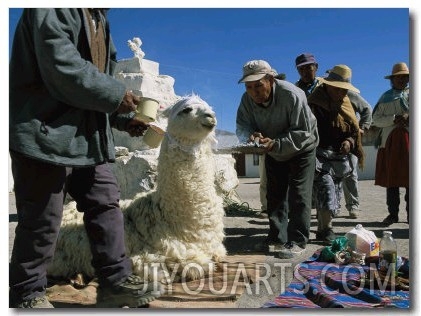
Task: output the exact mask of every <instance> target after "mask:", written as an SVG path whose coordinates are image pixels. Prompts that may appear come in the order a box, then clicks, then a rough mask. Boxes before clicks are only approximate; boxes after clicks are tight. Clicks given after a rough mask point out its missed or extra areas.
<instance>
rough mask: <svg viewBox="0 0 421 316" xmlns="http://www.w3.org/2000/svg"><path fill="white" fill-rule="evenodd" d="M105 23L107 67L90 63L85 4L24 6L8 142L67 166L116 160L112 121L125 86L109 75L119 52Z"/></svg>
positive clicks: (118, 120)
mask: <svg viewBox="0 0 421 316" xmlns="http://www.w3.org/2000/svg"><path fill="white" fill-rule="evenodd" d="M101 18H102V19H103V22H104V23H103V24H104V25H105V32H104V34H106V47H107V64H106V70H105V72H106V73H105V74H104V73H101V72H99V70H98V68H97V67H96V66H94V65H93V64H92V62H91V60H92V59H91V53H90V46H89V43H90V40H89V37H90V32H89V26H88V23H89V22H90V21H88V20H87V17H86V16H85V14H84V12H83V10H82V9H25V10H24V11H23V14H22V17H21V19H20V21H19V23H18V25H17V28H16V31H15V37H14V41H13V48H12V54H11V59H10V68H9V69H10V73H9V84H10V86H9V148H10V150H13V151H17V152H20V153H22V154H24V155H27V156H29V157H33V158H36V159H40V160H43V161H47V162H50V163H54V164H58V165H65V166H88V165H95V164H100V163H103V162H106V161H113V160H114V159H115V152H114V141H113V135H112V131H111V124H110V122H112V123H113V124H114V125H115V127H116V128H118V129H119V130H123V129H124V127H125V124H126V123H127V121H128V118H130V117H131V116H132V115H131V114H129V115H126V116H119V117H117V116H116V115H115V114H113V112H115V110H116V109H117V108H118V106H119V104H120V103H121V101H122V99H123V97H124V94H125V90H126V88H125V86H124V84H123V83H121V82H120V81H118V80H116V79H114V78H113V77H112V76H110V75H111V74H112V72H113V69H114V66H115V62H116V51H115V47H114V44H113V42H112V39H111V36H110V31H109V27H108V23H107V22H106V19H105V17H104V16H103V15H101Z"/></svg>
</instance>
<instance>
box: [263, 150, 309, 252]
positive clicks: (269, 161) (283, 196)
mask: <svg viewBox="0 0 421 316" xmlns="http://www.w3.org/2000/svg"><path fill="white" fill-rule="evenodd" d="M265 165H266V176H267V196H266V197H267V207H268V216H269V235H268V241H269V242H281V243H285V242H287V241H293V242H295V243H296V244H298V245H299V246H301V247H305V246H306V245H307V242H308V240H309V237H310V217H311V198H312V188H313V179H314V170H315V150H311V151H309V152H305V153H302V154H299V155H297V156H296V157H293V158H291V159H290V160H287V161H277V160H275V159H273V158H272V157H271V156H270V155H266V160H265Z"/></svg>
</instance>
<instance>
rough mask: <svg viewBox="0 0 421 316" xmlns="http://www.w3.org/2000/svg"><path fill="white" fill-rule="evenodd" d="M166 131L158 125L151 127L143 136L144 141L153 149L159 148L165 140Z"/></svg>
mask: <svg viewBox="0 0 421 316" xmlns="http://www.w3.org/2000/svg"><path fill="white" fill-rule="evenodd" d="M164 135H165V131H164V130H163V129H162V128H160V127H159V126H156V125H150V126H149V127H148V129H147V130H146V133H145V135H143V141H144V143H145V144H146V145H148V146H149V147H151V148H157V147H158V146H159V145H160V144H161V142H162V140H163V139H164Z"/></svg>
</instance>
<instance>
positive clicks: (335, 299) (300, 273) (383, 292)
mask: <svg viewBox="0 0 421 316" xmlns="http://www.w3.org/2000/svg"><path fill="white" fill-rule="evenodd" d="M319 254H320V252H316V253H315V254H314V255H313V256H312V257H311V258H309V260H307V261H304V262H302V263H299V264H297V265H296V267H295V269H294V278H293V280H292V282H291V283H290V285H289V286H288V287H287V288H286V290H285V292H283V293H281V294H280V295H279V296H278V297H276V298H275V299H274V300H273V301H270V302H267V303H265V304H264V305H263V306H262V307H263V308H382V307H395V308H409V307H410V299H409V290H405V291H403V290H399V289H397V288H399V287H398V286H396V287H395V286H394V285H393V287H392V288H391V287H390V284H386V283H387V282H386V283H384V282H382V280H381V279H380V278H376V277H375V275H377V276H378V274H375V272H376V271H375V270H376V267H375V264H374V265H373V264H368V265H358V264H347V265H338V264H335V263H327V262H321V261H318V258H319ZM370 275H371V281H372V282H365V281H366V280H367V276H370Z"/></svg>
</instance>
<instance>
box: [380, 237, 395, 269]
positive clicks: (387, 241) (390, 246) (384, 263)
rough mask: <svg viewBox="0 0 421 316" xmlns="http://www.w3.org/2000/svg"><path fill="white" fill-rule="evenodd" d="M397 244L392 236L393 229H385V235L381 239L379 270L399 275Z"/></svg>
mask: <svg viewBox="0 0 421 316" xmlns="http://www.w3.org/2000/svg"><path fill="white" fill-rule="evenodd" d="M397 249H398V247H397V245H396V242H395V240H394V239H393V237H392V232H391V231H384V232H383V237H382V239H381V240H380V249H379V271H381V272H383V273H385V274H389V269H392V270H391V271H390V276H393V277H395V276H396V275H397V269H396V263H397V260H396V258H397Z"/></svg>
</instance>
